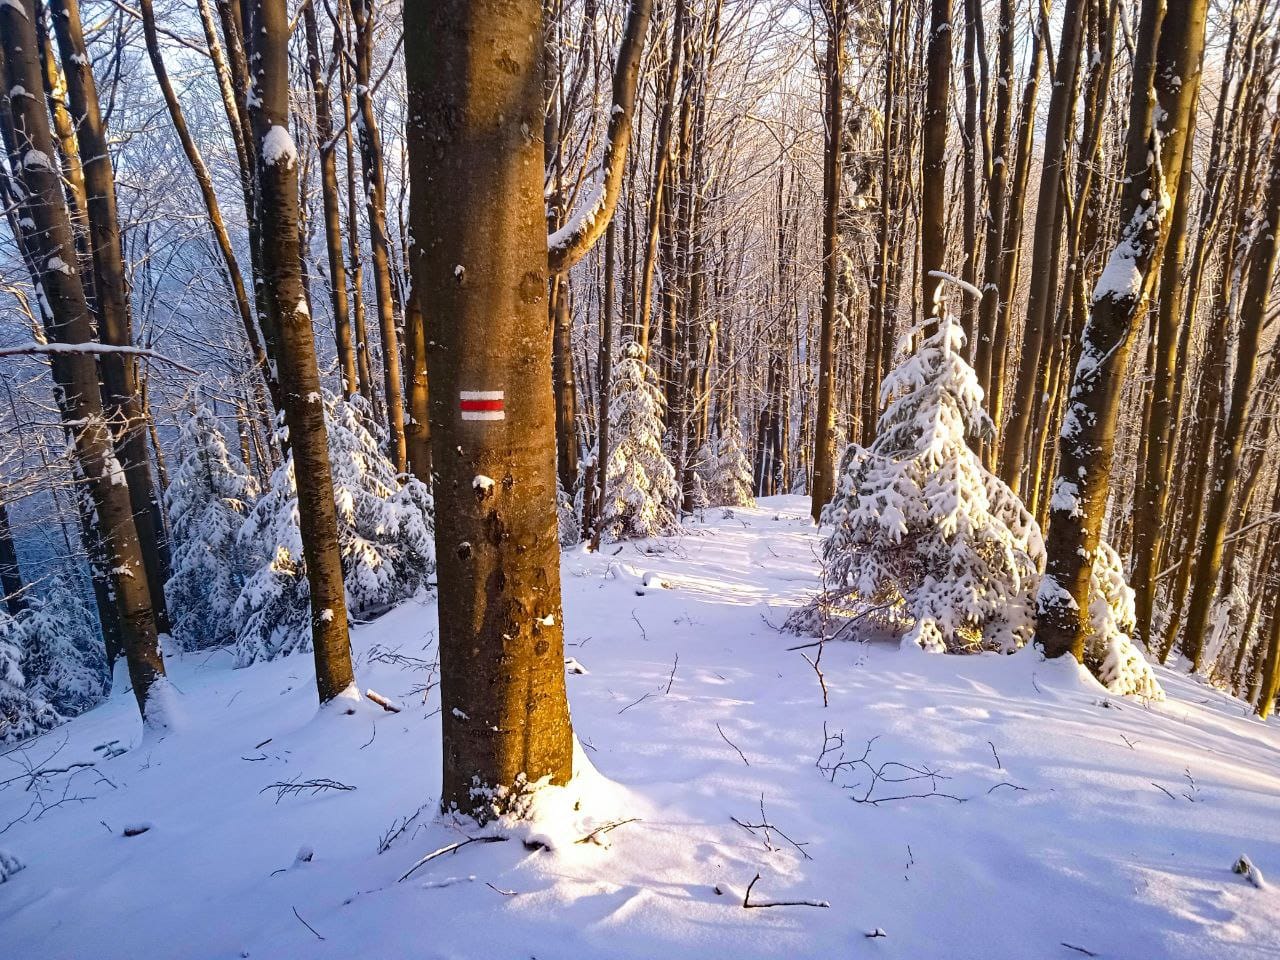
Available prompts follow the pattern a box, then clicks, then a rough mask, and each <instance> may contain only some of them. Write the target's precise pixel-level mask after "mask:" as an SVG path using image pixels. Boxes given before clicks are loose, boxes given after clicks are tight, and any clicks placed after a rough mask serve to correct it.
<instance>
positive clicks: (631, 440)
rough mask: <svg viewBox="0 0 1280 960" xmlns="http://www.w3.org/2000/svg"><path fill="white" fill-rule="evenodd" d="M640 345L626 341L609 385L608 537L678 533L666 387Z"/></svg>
mask: <svg viewBox="0 0 1280 960" xmlns="http://www.w3.org/2000/svg"><path fill="white" fill-rule="evenodd" d="M654 379H655V378H654V375H653V372H652V371H651V370H650V369H649V365H648V364H647V363H645V361H644V354H643V352H642V351H641V349H640V346H639V345H638V344H636V343H634V342H628V343H626V344H624V345H623V347H622V356H621V359H620V360H619V361H618V362H617V363H616V364H615V365H614V368H613V382H612V383H611V384H610V385H609V437H610V443H611V447H610V450H609V463H608V466H607V469H606V484H605V490H606V496H605V499H604V517H603V524H604V526H603V530H604V533H605V536H606V537H607V538H608V539H610V540H624V539H629V538H633V537H654V536H662V535H664V534H669V533H674V532H675V531H676V529H677V528H678V526H679V524H678V522H677V520H676V515H675V504H676V499H677V498H678V497H679V495H680V491H679V488H678V487H677V486H676V474H675V470H674V469H673V468H672V466H671V461H670V460H668V459H667V455H666V453H665V452H664V450H663V448H662V391H660V390H659V389H658V387H657V385H656V384H655V383H654Z"/></svg>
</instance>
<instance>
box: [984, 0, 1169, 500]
mask: <svg viewBox="0 0 1280 960" xmlns="http://www.w3.org/2000/svg"><path fill="white" fill-rule="evenodd" d="M1084 8H1085V0H1067V3H1066V7H1065V9H1064V10H1063V14H1062V18H1063V19H1062V37H1061V39H1060V41H1059V43H1058V61H1057V67H1056V68H1055V71H1054V82H1053V93H1052V94H1051V95H1050V98H1049V116H1048V120H1047V122H1046V124H1045V134H1044V159H1043V161H1042V162H1041V169H1040V192H1039V195H1038V196H1037V198H1036V223H1035V233H1034V234H1033V236H1032V253H1031V284H1030V287H1029V289H1028V292H1027V320H1026V327H1025V328H1024V332H1023V339H1022V360H1021V362H1020V363H1019V364H1018V378H1017V385H1016V386H1015V387H1014V394H1013V395H1014V398H1015V401H1016V402H1015V403H1014V404H1013V407H1012V409H1011V411H1010V416H1009V423H1008V427H1007V429H1006V430H1005V433H1004V443H1003V448H1002V449H1001V452H1000V478H1001V479H1002V480H1004V482H1005V483H1007V484H1008V485H1009V487H1010V489H1012V490H1013V492H1014V493H1015V494H1020V493H1021V492H1022V477H1023V468H1024V467H1025V466H1026V450H1027V446H1028V444H1029V442H1030V433H1031V423H1032V422H1033V418H1034V415H1035V413H1036V411H1037V410H1039V408H1040V404H1041V396H1042V391H1041V392H1039V393H1038V392H1037V389H1036V387H1037V384H1039V383H1040V379H1041V359H1042V355H1043V352H1044V347H1045V343H1046V340H1047V338H1048V336H1049V328H1050V320H1051V318H1052V317H1053V316H1054V313H1055V312H1054V310H1053V298H1054V292H1055V291H1054V288H1053V283H1054V279H1055V278H1056V275H1057V274H1056V264H1057V261H1058V252H1059V239H1060V237H1061V234H1062V222H1063V214H1064V210H1063V203H1062V178H1063V173H1064V160H1065V157H1066V151H1067V137H1068V136H1069V134H1070V129H1071V121H1072V118H1073V116H1074V112H1075V111H1074V108H1075V100H1076V79H1077V77H1078V75H1079V69H1078V68H1079V63H1080V45H1081V44H1080V41H1081V34H1082V33H1083V30H1082V27H1083V21H1084ZM1134 88H1135V90H1137V91H1139V92H1138V93H1135V95H1134V99H1135V101H1137V100H1142V101H1145V100H1146V97H1147V87H1146V86H1145V85H1142V84H1141V83H1140V82H1139V79H1137V78H1136V77H1135V80H1134ZM1144 156H1145V155H1144Z"/></svg>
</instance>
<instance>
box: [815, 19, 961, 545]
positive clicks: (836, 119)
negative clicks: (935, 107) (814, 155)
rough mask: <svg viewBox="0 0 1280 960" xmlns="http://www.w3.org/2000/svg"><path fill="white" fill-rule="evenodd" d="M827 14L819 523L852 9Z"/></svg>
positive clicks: (829, 436)
mask: <svg viewBox="0 0 1280 960" xmlns="http://www.w3.org/2000/svg"><path fill="white" fill-rule="evenodd" d="M946 2H949V0H946ZM823 12H824V14H825V16H826V19H827V56H826V63H825V66H824V71H823V72H824V78H823V80H824V82H823V88H824V93H825V94H826V101H827V102H826V109H825V114H826V116H825V120H826V149H825V150H824V152H823V171H822V173H823V176H822V326H821V329H820V332H819V333H818V417H817V420H816V422H815V424H814V427H815V429H814V437H813V473H812V478H811V482H810V484H809V494H810V498H811V499H810V504H809V513H810V515H811V516H812V517H813V522H814V523H818V522H819V521H820V520H821V519H822V509H823V507H825V506H826V505H827V504H828V503H829V502H830V501H831V497H832V495H833V494H834V493H835V489H836V483H835V427H836V411H835V345H836V304H837V301H838V298H839V281H840V228H839V223H838V214H839V212H840V180H841V176H842V166H841V163H842V161H843V159H844V41H845V30H846V28H847V24H848V8H847V5H846V3H845V0H831V3H830V5H829V6H828V5H824V7H823ZM948 49H949V48H948ZM944 136H945V130H944ZM944 146H945V144H944Z"/></svg>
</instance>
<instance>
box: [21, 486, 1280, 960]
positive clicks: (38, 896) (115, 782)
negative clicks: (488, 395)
mask: <svg viewBox="0 0 1280 960" xmlns="http://www.w3.org/2000/svg"><path fill="white" fill-rule="evenodd" d="M807 511H808V501H807V500H803V499H799V498H778V499H775V500H772V501H769V502H768V503H767V504H765V505H764V506H763V507H762V508H761V509H758V510H738V511H735V512H734V513H733V515H732V516H721V511H718V510H717V511H709V512H708V514H707V518H706V521H705V523H702V524H694V525H692V526H691V528H690V529H689V531H688V533H687V534H686V535H684V536H682V537H680V538H679V539H673V540H669V541H664V544H665V547H666V550H665V551H664V552H662V553H657V554H653V553H649V554H647V553H644V552H642V551H641V549H640V548H638V547H637V546H636V545H633V544H627V545H625V546H624V547H623V548H622V549H621V550H619V549H618V548H617V546H612V547H609V548H607V549H606V550H605V551H604V552H603V553H602V554H601V555H599V556H593V555H589V554H585V553H574V554H570V555H567V556H566V558H565V561H564V585H565V616H566V640H567V642H568V644H569V646H568V648H567V650H566V655H567V656H569V657H572V658H573V660H574V661H576V663H577V664H580V665H581V667H582V668H585V670H586V671H587V672H586V673H571V674H570V676H569V678H568V681H569V695H570V703H571V706H572V709H573V719H574V725H575V728H576V731H577V734H578V737H579V739H580V741H581V744H582V751H581V753H582V755H583V756H584V757H585V758H586V761H587V763H583V764H581V766H582V768H583V771H584V772H583V775H582V780H581V783H579V784H576V785H575V786H574V787H573V788H572V789H571V790H569V791H568V792H567V793H566V794H565V795H564V796H561V797H552V799H553V800H556V801H557V802H560V803H561V804H562V806H564V807H565V809H566V810H568V811H569V812H568V813H567V814H563V811H562V815H560V816H558V817H557V816H556V815H554V814H552V815H550V816H549V820H548V822H547V823H545V824H543V825H542V827H540V828H539V829H545V831H546V833H547V836H546V839H548V840H549V841H551V842H552V843H553V849H545V848H543V849H529V848H527V847H526V846H525V845H523V844H522V843H520V842H518V838H516V839H513V840H511V841H509V842H505V843H488V844H480V843H473V844H468V845H466V846H464V847H461V848H459V849H458V850H457V851H456V852H453V853H447V854H444V855H442V856H439V857H436V858H435V859H432V860H430V861H428V862H427V863H425V864H423V865H422V866H420V867H419V868H418V869H417V870H416V871H414V872H413V873H412V874H411V875H410V876H409V877H408V878H407V879H405V880H404V881H403V882H398V878H400V877H402V876H403V875H404V874H405V873H406V872H407V871H409V870H410V868H411V867H412V866H413V865H414V864H415V862H417V861H418V860H419V859H420V858H422V857H423V856H424V855H425V854H427V853H430V852H431V851H434V850H437V849H439V848H441V847H444V846H446V845H448V844H451V843H456V842H458V841H461V840H464V839H466V836H467V835H468V833H467V831H466V829H465V828H464V827H462V826H461V825H458V824H453V823H449V822H445V821H442V820H440V819H439V818H436V817H435V816H434V809H435V803H436V799H437V798H438V795H439V794H438V776H439V773H438V767H439V750H440V744H439V726H438V721H437V719H436V716H437V714H438V702H439V701H438V697H437V695H436V691H435V689H434V687H433V684H434V680H435V674H434V670H433V669H432V667H431V663H432V661H433V660H434V659H435V642H434V638H435V610H434V602H431V603H409V604H405V605H403V606H401V607H400V608H398V609H396V610H394V611H393V612H392V613H390V614H388V615H387V616H386V617H384V618H382V619H381V620H379V621H378V622H376V623H374V624H370V625H368V626H364V627H361V628H359V629H358V630H357V631H356V632H355V639H354V643H355V648H356V652H357V655H358V664H357V672H358V676H359V679H360V682H361V685H362V687H365V688H373V689H374V690H376V691H378V692H380V693H382V694H384V695H386V696H388V697H392V698H394V699H395V700H396V701H398V702H399V703H401V704H403V705H404V707H405V709H404V711H403V712H401V713H399V714H392V713H386V712H383V711H382V710H380V709H378V708H376V707H374V706H373V705H371V704H367V705H365V706H363V707H362V708H361V709H360V711H359V712H358V713H357V714H356V715H355V716H354V717H341V716H336V715H329V714H326V715H319V716H318V715H317V711H316V708H315V690H314V685H313V680H312V674H311V660H310V656H309V655H303V656H295V657H291V658H288V659H286V660H283V661H278V662H275V663H270V664H266V665H258V666H254V667H251V668H249V669H246V670H232V669H230V660H229V656H228V655H226V654H222V653H218V654H214V655H207V654H206V655H201V656H189V657H185V658H176V657H175V658H172V659H171V660H170V669H171V674H172V676H173V677H174V680H175V682H176V685H177V687H178V688H179V690H180V691H181V694H182V697H181V700H182V710H183V713H184V715H185V725H184V726H183V728H182V729H181V730H179V731H178V732H177V733H174V734H171V735H169V736H167V737H165V738H164V739H162V740H151V739H147V740H143V739H142V737H141V728H140V725H139V723H138V720H137V715H136V708H135V706H134V702H133V697H132V694H131V693H128V692H126V691H124V690H122V689H121V690H118V692H117V693H116V694H115V695H114V696H113V697H112V698H111V700H110V701H108V702H107V703H106V704H104V705H103V706H102V707H100V708H98V709H96V710H93V711H91V712H90V713H89V714H87V715H85V716H83V717H81V718H79V719H77V720H74V721H72V722H70V723H68V724H66V725H65V726H62V727H60V728H58V729H57V730H55V731H54V732H53V733H51V734H49V735H46V736H44V737H42V738H40V739H39V740H36V741H33V742H29V743H28V744H26V745H25V747H24V749H22V750H19V751H16V752H11V753H8V754H7V755H5V756H4V757H3V758H2V762H0V781H9V782H8V783H7V784H6V785H4V786H2V787H0V850H4V851H7V852H9V853H12V854H14V855H16V856H17V857H19V858H20V859H21V860H23V861H24V862H25V863H26V864H27V866H26V869H24V870H22V871H21V872H19V873H17V874H15V875H14V876H13V877H12V879H11V880H10V881H9V882H6V883H3V884H0V957H4V958H12V960H29V958H30V960H35V958H40V960H62V958H93V960H107V958H112V957H121V958H130V960H137V958H140V957H141V958H200V960H204V958H234V957H261V958H292V957H306V958H310V957H315V958H324V957H335V958H336V957H341V958H350V957H414V958H436V957H449V958H484V960H506V958H511V960H516V958H529V957H535V958H537V960H554V958H574V960H578V958H646V960H648V958H654V957H665V958H671V960H676V958H681V957H698V958H721V957H733V958H735V960H745V958H749V957H769V958H777V957H804V958H810V957H812V958H837V957H851V958H853V957H884V958H904V960H905V958H910V960H922V958H948V960H967V958H973V960H999V958H1019V960H1022V958H1041V957H1044V958H1056V957H1062V958H1072V957H1075V958H1079V957H1082V956H1088V955H1096V956H1099V957H1106V958H1143V960H1145V958H1180V957H1185V958H1188V960H1191V958H1194V960H1204V958H1206V957H1213V958H1228V957H1276V956H1278V955H1280V954H1278V952H1277V951H1280V946H1278V943H1280V941H1277V939H1276V931H1277V929H1278V928H1280V927H1278V922H1280V899H1278V895H1277V892H1276V889H1277V888H1276V887H1274V886H1269V885H1266V884H1265V883H1264V884H1263V886H1262V887H1260V888H1259V887H1256V886H1254V885H1252V884H1250V883H1249V882H1248V881H1247V880H1246V879H1245V878H1243V877H1241V876H1238V875H1236V874H1234V873H1233V872H1232V869H1231V868H1232V864H1233V863H1234V862H1235V861H1236V859H1237V858H1238V857H1239V856H1240V855H1242V854H1247V855H1248V856H1249V857H1250V858H1251V859H1252V860H1253V862H1254V863H1256V864H1257V866H1258V867H1259V868H1260V869H1261V871H1263V872H1264V873H1265V872H1266V871H1267V870H1268V869H1269V868H1270V869H1272V870H1274V871H1276V872H1277V874H1278V875H1280V827H1278V825H1280V726H1277V725H1276V724H1275V723H1271V724H1262V723H1260V722H1258V721H1256V720H1254V719H1251V718H1250V717H1249V716H1248V715H1247V711H1246V709H1245V708H1244V706H1243V705H1242V704H1241V703H1239V702H1238V701H1235V700H1232V699H1230V698H1228V697H1226V696H1224V695H1222V694H1221V693H1218V692H1217V691H1215V690H1213V689H1211V688H1209V687H1207V686H1204V685H1202V684H1199V683H1197V682H1195V681H1192V680H1189V679H1188V678H1186V677H1185V676H1181V675H1176V674H1173V673H1170V672H1168V671H1163V670H1162V671H1160V679H1161V682H1162V683H1163V684H1164V685H1165V689H1166V691H1167V693H1168V700H1167V702H1164V703H1159V704H1152V705H1149V706H1147V705H1143V704H1142V703H1138V702H1133V701H1121V700H1117V699H1115V698H1113V697H1109V696H1107V695H1106V694H1105V692H1104V691H1103V690H1102V689H1101V687H1099V686H1098V685H1097V684H1095V683H1094V682H1093V681H1091V680H1088V679H1087V678H1082V677H1081V676H1080V674H1079V672H1078V671H1077V670H1076V669H1075V668H1074V666H1073V665H1071V664H1068V663H1061V662H1058V663H1047V662H1045V661H1043V660H1042V659H1041V658H1040V657H1039V656H1038V655H1037V654H1036V653H1035V652H1034V651H1024V652H1023V653H1020V654H1018V655H1016V656H1013V657H1000V656H997V655H986V656H974V657H943V656H930V655H926V654H923V653H909V652H900V651H898V650H897V649H895V648H893V647H891V646H888V645H882V644H862V643H835V644H830V645H827V646H826V648H825V650H824V651H823V654H822V659H821V662H820V664H819V667H820V669H821V672H822V676H823V677H824V678H825V683H826V689H827V695H828V697H829V706H826V707H824V706H823V693H822V689H821V687H820V685H819V678H818V674H817V673H816V672H815V670H814V668H813V667H812V666H811V665H810V664H809V663H808V662H806V660H805V659H802V655H808V656H809V657H813V656H814V655H815V654H816V652H817V651H816V649H807V650H800V651H789V650H788V649H787V648H788V647H793V646H796V645H797V644H801V643H804V642H805V640H804V638H798V637H794V636H790V635H787V634H784V633H780V632H779V631H778V630H777V629H776V627H777V626H778V625H780V624H781V623H782V621H783V620H784V619H785V617H786V614H787V613H788V611H789V609H790V608H791V607H793V606H794V605H796V604H798V603H800V602H802V601H803V600H804V599H805V598H807V597H808V596H809V595H811V593H812V592H813V591H814V590H815V589H816V586H817V562H816V551H817V549H818V538H817V535H816V533H815V531H814V529H813V527H812V525H811V524H810V523H809V521H808V516H807ZM646 580H647V581H648V582H649V586H647V587H646V586H645V582H646ZM404 658H416V659H404ZM424 687H426V688H427V693H426V697H425V700H424V697H423V693H422V690H423V688H424ZM841 736H842V737H843V742H844V746H843V748H839V747H838V746H837V744H838V738H839V737H841ZM112 740H117V741H119V744H118V746H119V747H122V748H126V749H125V751H124V752H122V753H119V754H118V755H115V756H112V757H110V758H104V756H103V754H104V752H105V751H95V749H94V748H95V746H98V745H100V744H103V743H105V742H108V741H112ZM868 744H869V746H868ZM824 745H825V746H826V747H828V748H829V749H828V750H827V752H826V755H825V756H822V754H823V749H824ZM860 758H864V759H865V762H862V761H860ZM85 761H95V765H94V766H92V767H80V768H76V769H74V770H71V771H68V772H64V773H51V774H49V775H48V776H44V777H41V778H40V779H39V781H38V782H37V783H36V784H35V785H33V784H32V782H31V779H30V777H29V776H27V775H26V774H25V773H24V771H25V770H28V769H34V768H61V767H67V766H69V765H71V764H74V763H77V762H85ZM841 761H844V763H843V764H842V763H841ZM590 767H594V769H595V771H597V773H595V774H593V773H592V772H591V770H590ZM820 768H821V769H820ZM873 771H875V772H876V774H878V777H877V776H876V775H875V774H873ZM11 778H16V779H11ZM318 778H328V779H330V780H332V781H336V782H338V783H340V784H342V785H346V786H350V787H353V788H354V789H351V790H339V789H327V790H321V791H320V792H318V793H311V792H306V793H302V794H290V793H285V794H283V795H280V793H279V788H273V787H272V786H271V785H272V784H288V783H290V782H294V783H302V782H303V781H307V780H312V779H318ZM894 798H901V799H894ZM574 800H578V801H580V805H581V806H580V809H579V810H578V811H577V812H573V811H572V810H571V804H572V801H574ZM59 801H61V802H59ZM419 808H421V809H422V813H421V814H420V815H419V816H418V817H417V818H416V819H415V820H413V821H412V822H410V823H409V824H408V826H407V827H405V829H403V830H402V831H401V832H400V833H399V835H398V836H396V837H395V838H394V840H392V841H391V842H390V846H389V848H388V849H386V850H385V851H384V852H382V853H379V852H378V851H379V847H380V841H381V840H382V838H383V837H384V836H385V835H387V834H388V832H389V831H394V829H395V828H396V827H397V826H399V824H400V823H401V822H403V819H404V818H406V817H411V816H412V815H413V814H414V812H415V811H417V810H419ZM15 818H20V820H19V822H16V823H14V824H13V825H12V826H10V827H9V828H8V829H7V830H6V829H5V825H6V824H9V823H10V821H12V820H14V819H15ZM630 818H637V819H635V820H634V821H632V822H627V823H623V824H621V825H618V826H616V827H615V828H614V829H610V830H607V831H602V832H600V833H598V834H597V835H596V840H597V841H598V842H587V843H575V842H573V841H574V840H575V839H578V838H581V837H586V836H587V835H588V834H589V833H591V832H592V831H593V830H595V829H596V828H599V827H602V826H608V825H610V824H613V823H615V822H617V821H619V820H628V819H630ZM734 818H736V819H737V821H740V823H736V822H735V820H734ZM762 823H768V824H770V825H771V826H770V827H769V828H765V827H762V826H758V825H759V824H762ZM139 827H147V828H148V829H146V830H145V832H142V833H140V834H137V835H134V836H124V835H123V833H124V831H125V830H126V828H139ZM130 832H133V831H132V830H131V831H130ZM485 832H486V833H491V832H492V831H485ZM470 835H476V831H475V830H474V828H472V831H471V834H470ZM306 851H311V852H312V853H313V856H312V858H311V859H310V861H309V862H300V861H303V860H305V852H306ZM757 874H759V879H758V881H756V882H755V885H754V888H753V889H752V891H751V902H752V903H753V904H756V903H759V904H760V905H761V906H763V905H765V904H768V903H776V902H777V901H810V902H812V903H819V904H829V906H812V905H796V906H791V905H778V906H774V907H772V908H770V909H743V898H744V894H745V891H746V889H747V887H748V885H749V884H751V883H752V880H753V878H754V877H756V875H757ZM877 931H879V932H882V933H883V936H879V935H877V936H871V935H872V934H875V933H877Z"/></svg>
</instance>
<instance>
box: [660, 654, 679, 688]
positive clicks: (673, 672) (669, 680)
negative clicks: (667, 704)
mask: <svg viewBox="0 0 1280 960" xmlns="http://www.w3.org/2000/svg"><path fill="white" fill-rule="evenodd" d="M678 666H680V654H678V653H677V654H676V659H675V662H674V663H673V664H671V676H669V677H667V689H666V690H664V691H663V692H662V695H663V696H664V697H665V696H666V695H667V694H668V693H670V692H671V684H673V683H675V682H676V667H678Z"/></svg>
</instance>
